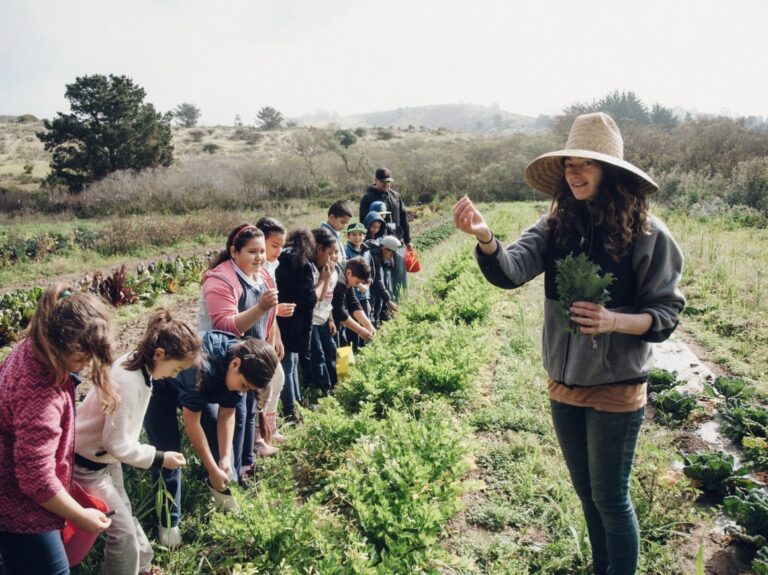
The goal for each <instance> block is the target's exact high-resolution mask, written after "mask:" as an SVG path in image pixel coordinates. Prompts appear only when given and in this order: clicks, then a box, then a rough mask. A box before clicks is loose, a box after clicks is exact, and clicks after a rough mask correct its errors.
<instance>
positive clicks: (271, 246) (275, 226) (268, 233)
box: [256, 217, 296, 445]
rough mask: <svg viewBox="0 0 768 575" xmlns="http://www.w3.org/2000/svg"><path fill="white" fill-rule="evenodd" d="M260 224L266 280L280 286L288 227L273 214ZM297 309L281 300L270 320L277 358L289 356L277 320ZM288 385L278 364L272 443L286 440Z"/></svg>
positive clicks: (272, 392)
mask: <svg viewBox="0 0 768 575" xmlns="http://www.w3.org/2000/svg"><path fill="white" fill-rule="evenodd" d="M256 227H257V228H259V229H260V230H261V231H262V232H263V233H264V243H265V245H266V248H267V252H266V256H267V261H266V262H264V266H263V270H264V271H265V272H266V274H265V282H266V283H267V286H268V287H269V288H270V289H273V288H274V289H276V288H277V280H276V279H275V271H276V270H277V266H278V265H280V261H279V259H278V258H279V257H280V254H281V253H282V252H283V247H284V246H285V228H284V227H283V225H282V224H281V223H280V222H279V221H277V220H276V219H275V218H271V217H264V218H261V219H260V220H259V221H258V222H256ZM295 308H296V304H294V303H285V302H283V303H279V304H278V305H277V316H274V317H273V316H270V323H269V325H268V326H267V333H268V336H267V341H268V342H269V343H271V344H272V346H273V347H274V348H275V351H277V357H278V359H280V361H281V362H282V361H283V358H284V357H285V346H284V345H283V339H282V336H281V334H280V326H279V325H278V323H277V321H276V320H277V317H291V316H292V315H293V312H294V309H295ZM284 385H285V372H284V371H283V366H282V365H278V366H277V369H276V370H275V376H274V378H273V379H272V381H271V382H270V384H269V399H268V400H267V406H266V408H265V414H264V415H265V417H266V419H267V426H268V427H269V432H270V435H271V445H275V444H278V443H282V442H283V441H285V437H284V436H283V435H282V434H281V433H279V432H278V431H277V404H278V402H279V401H280V394H281V393H282V391H283V386H284Z"/></svg>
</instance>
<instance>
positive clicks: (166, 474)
mask: <svg viewBox="0 0 768 575" xmlns="http://www.w3.org/2000/svg"><path fill="white" fill-rule="evenodd" d="M176 399H177V396H176V389H175V383H174V381H173V380H172V379H159V380H156V381H155V382H154V386H153V391H152V397H151V399H150V400H149V406H148V407H147V413H146V414H145V415H144V430H145V431H146V432H147V439H148V440H149V443H150V444H152V445H154V446H155V448H156V449H159V450H160V451H179V452H180V451H181V431H180V430H179V425H178V422H177V409H178V404H177V401H176ZM218 407H219V406H218V405H215V404H212V403H209V404H207V405H206V408H205V409H204V410H203V412H202V414H201V417H200V425H201V426H202V428H203V431H204V432H205V436H206V438H207V439H208V446H209V447H210V449H211V453H212V454H213V458H214V460H215V461H218V460H219V443H218V441H217V439H216V435H217V434H216V417H217V415H218ZM240 437H241V439H240V442H241V444H240V445H241V450H240V451H241V453H242V433H241V435H240ZM234 442H235V443H236V442H237V435H235V439H234ZM234 463H235V462H233V466H232V469H233V470H234V473H237V468H236V467H235V466H234ZM161 473H162V476H163V481H164V482H165V489H166V490H167V491H168V492H169V493H170V494H171V496H172V497H173V501H170V502H168V503H169V504H168V508H167V509H165V508H164V509H161V510H160V524H161V525H162V526H163V527H177V526H178V525H179V521H180V520H181V468H178V469H166V468H165V467H163V468H162V470H159V469H157V468H156V467H155V466H152V470H151V474H152V485H153V487H152V493H153V494H154V493H156V492H157V489H158V487H159V485H158V481H159V479H160V474H161ZM169 519H170V524H169Z"/></svg>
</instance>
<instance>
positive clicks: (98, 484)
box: [74, 309, 200, 575]
mask: <svg viewBox="0 0 768 575" xmlns="http://www.w3.org/2000/svg"><path fill="white" fill-rule="evenodd" d="M199 361H200V339H199V337H198V335H197V332H196V331H195V330H194V328H193V327H192V326H190V325H189V324H188V323H186V322H184V321H182V320H178V319H175V318H173V317H172V316H171V314H170V312H168V310H165V309H159V310H157V311H156V312H155V313H154V314H153V315H152V318H151V319H150V320H149V325H148V326H147V330H146V332H145V333H144V337H143V338H142V340H141V342H140V343H139V345H138V346H137V348H136V349H135V350H133V351H131V352H129V353H126V354H125V355H123V356H122V357H119V358H118V359H117V361H115V363H114V364H112V370H111V372H110V375H111V378H112V381H113V383H114V384H115V386H116V387H117V389H118V390H119V393H120V405H119V406H118V407H117V409H115V411H113V412H111V413H104V411H103V410H101V409H100V404H101V401H102V393H101V391H100V390H99V389H98V388H92V389H91V390H90V391H89V392H88V394H87V395H86V396H85V399H84V400H83V402H82V403H81V404H80V406H79V407H78V409H77V421H76V424H75V429H76V435H75V474H74V477H75V480H76V481H77V482H78V483H79V484H80V485H81V486H82V487H83V488H84V489H85V490H86V491H88V492H89V493H91V494H92V495H95V496H97V497H99V498H101V499H102V500H104V501H105V502H106V503H107V505H108V506H109V508H110V509H112V510H114V511H115V512H116V514H115V515H114V516H113V517H112V525H110V526H109V528H108V529H107V530H106V535H107V539H106V544H105V545H104V570H105V572H107V573H110V574H114V575H136V573H139V574H144V573H151V569H152V557H153V553H152V547H151V545H150V544H149V541H148V540H147V537H146V535H145V534H144V531H143V530H142V528H141V525H140V524H139V522H138V520H137V519H136V518H134V517H133V511H132V509H131V503H130V501H129V500H128V494H127V493H126V491H125V487H124V485H123V471H122V465H121V464H123V463H125V464H128V465H133V466H135V467H140V468H142V469H149V468H150V467H152V468H153V469H160V468H161V467H162V468H166V469H177V468H180V467H181V466H183V465H184V464H185V463H186V461H185V459H184V455H182V454H181V453H179V452H178V451H160V450H158V449H156V448H155V447H154V446H152V445H149V444H145V443H144V444H143V443H141V442H140V441H139V434H140V433H141V426H142V422H143V421H144V414H145V413H146V411H147V406H148V405H149V399H150V397H151V395H152V385H153V381H154V379H162V378H166V377H175V376H176V375H178V374H179V373H180V372H181V371H183V370H185V369H188V368H191V367H193V366H194V365H196V364H197V363H198V362H199Z"/></svg>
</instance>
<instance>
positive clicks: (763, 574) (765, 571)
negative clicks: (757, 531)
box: [752, 547, 768, 575]
mask: <svg viewBox="0 0 768 575" xmlns="http://www.w3.org/2000/svg"><path fill="white" fill-rule="evenodd" d="M752 569H753V570H754V571H755V573H757V575H768V547H761V548H760V549H758V550H757V554H756V555H755V558H754V559H753V560H752Z"/></svg>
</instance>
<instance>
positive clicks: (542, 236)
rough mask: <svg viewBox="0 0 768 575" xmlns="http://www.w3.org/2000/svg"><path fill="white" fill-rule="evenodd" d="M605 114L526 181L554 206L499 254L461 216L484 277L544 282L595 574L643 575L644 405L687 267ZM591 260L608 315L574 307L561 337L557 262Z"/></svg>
mask: <svg viewBox="0 0 768 575" xmlns="http://www.w3.org/2000/svg"><path fill="white" fill-rule="evenodd" d="M623 154H624V142H623V140H622V137H621V133H620V132H619V128H618V127H617V126H616V123H615V122H614V121H613V119H612V118H611V117H610V116H608V115H607V114H603V113H595V114H585V115H582V116H579V117H577V118H576V120H575V121H574V123H573V126H572V128H571V132H570V134H569V136H568V142H567V144H566V147H565V149H564V150H560V151H557V152H551V153H548V154H544V155H543V156H540V157H539V158H537V159H536V160H534V161H533V162H531V164H529V165H528V167H527V168H526V171H525V177H526V180H527V181H528V183H529V184H530V185H531V186H532V187H533V188H535V189H537V190H539V191H540V192H543V193H544V194H547V195H549V196H551V197H552V205H551V207H550V210H549V213H548V214H547V215H545V216H543V217H542V218H541V219H540V220H539V221H538V222H537V223H536V224H535V225H533V226H532V227H531V228H529V229H528V230H526V231H525V232H523V235H522V236H521V237H520V239H518V240H517V242H515V243H514V244H512V245H510V246H507V247H506V248H503V247H502V246H501V244H500V243H499V241H498V240H496V239H495V238H494V235H493V232H492V231H491V229H490V227H489V226H488V224H487V223H486V221H485V219H484V218H483V216H482V214H481V213H480V211H479V210H478V209H477V208H476V207H475V206H474V205H473V204H472V201H471V200H470V199H469V198H468V197H466V196H465V197H463V198H461V199H460V200H459V201H458V203H457V204H456V205H455V207H454V209H453V221H454V223H455V225H456V227H458V228H459V229H460V230H462V231H464V232H466V233H469V234H472V235H474V236H475V237H476V238H477V241H478V245H477V248H476V250H475V255H476V258H477V260H478V262H479V264H480V269H481V270H482V272H483V274H484V275H485V276H486V278H487V279H488V280H489V281H490V282H491V283H493V284H494V285H496V286H499V287H502V288H508V289H510V288H515V287H518V286H521V285H523V284H525V283H527V282H528V281H530V280H531V279H533V278H534V277H536V276H537V275H539V274H541V273H543V274H544V292H545V307H544V334H543V359H544V368H545V369H546V371H547V374H548V376H549V380H548V390H549V397H550V404H551V410H552V420H553V423H554V427H555V432H556V434H557V438H558V441H559V443H560V448H561V450H562V452H563V455H564V457H565V463H566V465H567V467H568V471H569V472H570V475H571V481H572V483H573V486H574V488H575V490H576V493H577V495H578V496H579V498H580V499H581V504H582V508H583V510H584V516H585V518H586V523H587V529H588V531H589V539H590V542H591V544H592V558H593V562H594V569H595V573H596V574H598V575H605V574H606V573H611V574H612V575H630V574H633V573H635V572H636V570H637V565H638V557H639V546H640V536H639V528H638V523H637V517H636V516H635V511H634V508H633V507H632V501H631V499H630V496H629V484H630V473H631V470H632V460H633V458H634V453H635V448H636V446H637V439H638V435H639V432H640V426H641V424H642V422H643V415H644V410H645V404H646V387H647V383H646V381H647V376H648V368H647V365H648V360H649V358H650V355H651V346H650V344H651V343H653V342H660V341H664V340H665V339H667V338H668V337H669V336H670V335H671V334H672V332H673V331H674V330H675V328H676V327H677V324H678V318H679V315H680V312H681V311H682V309H683V306H684V305H685V299H684V298H683V296H682V295H681V293H680V291H679V290H678V284H679V282H680V277H681V275H682V269H683V256H682V253H681V252H680V249H679V248H678V246H677V244H676V243H675V240H674V239H673V238H672V235H671V234H670V233H669V230H667V228H666V226H665V225H664V224H663V223H662V222H661V221H660V220H659V219H658V218H656V217H654V216H651V215H650V214H649V213H648V196H649V195H650V194H652V193H654V192H655V191H656V190H657V189H658V186H657V185H656V183H655V182H654V181H653V180H652V179H651V177H650V176H649V175H648V174H646V173H645V172H643V171H642V170H641V169H640V168H637V167H636V166H634V165H632V164H630V163H629V162H627V161H625V160H624V158H623ZM582 254H583V255H585V256H586V257H587V258H588V260H589V261H590V262H591V263H592V264H597V265H598V266H599V267H600V268H602V272H603V273H604V274H607V273H611V274H613V276H614V278H615V279H614V281H613V283H611V284H610V285H609V287H608V288H607V289H608V292H609V295H610V299H609V300H608V303H609V306H610V307H607V306H605V305H601V304H599V303H594V302H590V301H571V302H570V309H569V312H570V315H569V318H568V324H569V325H567V326H564V325H563V316H562V312H561V309H560V301H559V300H560V298H561V297H562V294H559V293H558V284H557V282H556V275H557V269H558V262H560V261H563V260H564V258H566V257H567V256H569V255H582Z"/></svg>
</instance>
